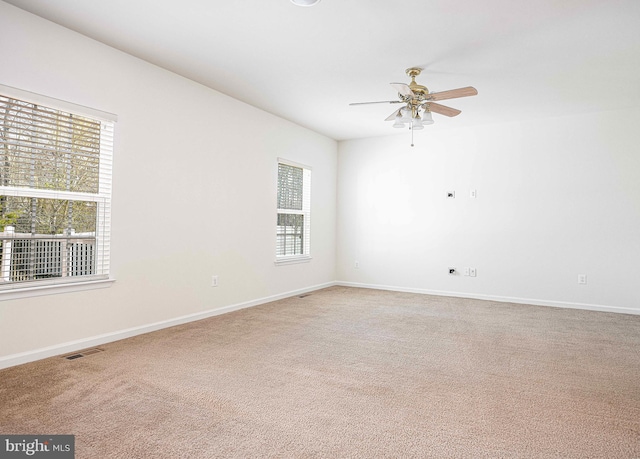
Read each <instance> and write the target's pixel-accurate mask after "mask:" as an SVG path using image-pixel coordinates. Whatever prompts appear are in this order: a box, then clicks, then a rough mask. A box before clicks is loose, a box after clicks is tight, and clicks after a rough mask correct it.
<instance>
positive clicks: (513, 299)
mask: <svg viewBox="0 0 640 459" xmlns="http://www.w3.org/2000/svg"><path fill="white" fill-rule="evenodd" d="M335 285H340V286H344V287H357V288H369V289H374V290H390V291H393V292H407V293H422V294H425V295H436V296H452V297H456V298H471V299H475V300H489V301H499V302H501V303H517V304H532V305H535V306H551V307H554V308H570V309H585V310H589V311H600V312H615V313H619V314H636V315H640V309H632V308H621V307H617V306H605V305H600V304H588V303H570V302H565V301H549V300H538V299H534V298H517V297H509V296H499V295H486V294H482V293H460V292H445V291H441V290H427V289H421V288H410V287H397V286H392V285H375V284H361V283H358V282H341V281H338V282H336V283H335Z"/></svg>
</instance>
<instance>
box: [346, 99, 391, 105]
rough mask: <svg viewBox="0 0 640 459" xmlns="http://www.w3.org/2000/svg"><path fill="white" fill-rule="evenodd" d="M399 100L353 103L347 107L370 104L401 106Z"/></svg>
mask: <svg viewBox="0 0 640 459" xmlns="http://www.w3.org/2000/svg"><path fill="white" fill-rule="evenodd" d="M401 103H403V102H402V101H401V100H381V101H380V102H353V103H351V104H349V105H370V104H401Z"/></svg>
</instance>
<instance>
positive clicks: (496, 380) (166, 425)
mask: <svg viewBox="0 0 640 459" xmlns="http://www.w3.org/2000/svg"><path fill="white" fill-rule="evenodd" d="M131 307H135V305H131ZM102 349H104V352H101V353H97V354H93V355H89V356H86V357H83V358H80V359H76V360H65V359H62V358H60V357H56V358H51V359H47V360H43V361H40V362H35V363H32V364H27V365H22V366H19V367H14V368H9V369H6V370H2V371H0V433H2V434H12V433H16V434H75V435H76V457H77V458H100V459H103V458H126V459H133V458H214V457H327V458H357V457H362V458H376V457H394V458H395V457H420V458H423V457H438V458H452V457H468V458H480V457H490V458H500V457H504V458H519V457H527V458H530V457H534V458H545V457H558V458H572V457H581V458H582V457H593V458H614V457H620V458H632V457H636V458H638V457H640V316H631V315H623V314H609V313H599V312H589V311H578V310H564V309H557V308H546V307H537V306H525V305H515V304H506V303H493V302H488V301H477V300H464V299H455V298H442V297H432V296H426V295H417V294H407V293H393V292H382V291H375V290H364V289H353V288H344V287H333V288H329V289H325V290H320V291H317V292H314V293H313V294H311V295H310V296H307V297H305V298H298V297H295V298H290V299H286V300H282V301H277V302H274V303H270V304H266V305H263V306H258V307H255V308H251V309H246V310H242V311H238V312H235V313H231V314H227V315H224V316H218V317H214V318H211V319H207V320H203V321H199V322H195V323H192V324H187V325H183V326H179V327H174V328H171V329H167V330H163V331H159V332H156V333H151V334H147V335H143V336H138V337H135V338H131V339H127V340H123V341H119V342H116V343H112V344H108V345H105V346H102Z"/></svg>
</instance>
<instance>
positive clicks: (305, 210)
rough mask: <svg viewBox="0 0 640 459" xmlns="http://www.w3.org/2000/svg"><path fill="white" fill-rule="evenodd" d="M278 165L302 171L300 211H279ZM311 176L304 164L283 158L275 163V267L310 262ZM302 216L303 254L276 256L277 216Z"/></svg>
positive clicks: (309, 170) (310, 169) (310, 171)
mask: <svg viewBox="0 0 640 459" xmlns="http://www.w3.org/2000/svg"><path fill="white" fill-rule="evenodd" d="M280 164H283V165H286V166H292V167H297V168H300V169H302V171H303V185H302V187H303V205H302V210H297V209H296V210H294V209H281V208H279V207H278V192H279V186H278V179H279V169H280ZM311 175H312V168H311V166H307V165H305V164H300V163H297V162H294V161H290V160H288V159H285V158H278V160H277V162H276V228H275V230H276V238H275V244H276V246H275V250H274V253H275V254H276V259H275V265H287V264H293V263H306V262H309V261H311V259H312V257H311ZM286 214H289V215H303V236H302V247H303V253H301V254H293V255H278V237H279V233H278V216H279V215H286Z"/></svg>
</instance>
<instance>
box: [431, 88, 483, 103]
mask: <svg viewBox="0 0 640 459" xmlns="http://www.w3.org/2000/svg"><path fill="white" fill-rule="evenodd" d="M477 94H478V90H477V89H476V88H474V87H473V86H467V87H466V88H458V89H450V90H449V91H442V92H433V93H431V94H429V96H428V99H429V100H445V99H457V98H458V97H469V96H475V95H477Z"/></svg>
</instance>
